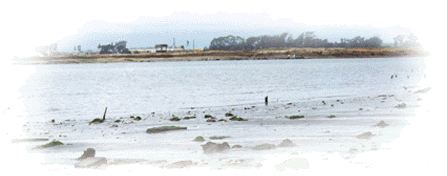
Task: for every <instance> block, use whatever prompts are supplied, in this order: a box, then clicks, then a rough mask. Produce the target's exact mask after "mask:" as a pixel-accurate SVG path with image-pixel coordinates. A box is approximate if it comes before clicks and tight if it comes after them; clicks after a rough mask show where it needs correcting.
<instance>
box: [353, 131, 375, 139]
mask: <svg viewBox="0 0 447 176" xmlns="http://www.w3.org/2000/svg"><path fill="white" fill-rule="evenodd" d="M373 136H375V135H373V134H372V133H371V132H369V131H368V132H365V133H363V134H361V135H358V136H356V138H358V139H371V138H372V137H373Z"/></svg>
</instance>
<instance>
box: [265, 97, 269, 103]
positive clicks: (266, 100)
mask: <svg viewBox="0 0 447 176" xmlns="http://www.w3.org/2000/svg"><path fill="white" fill-rule="evenodd" d="M268 104H269V96H266V97H265V105H268Z"/></svg>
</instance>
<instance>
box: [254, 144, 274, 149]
mask: <svg viewBox="0 0 447 176" xmlns="http://www.w3.org/2000/svg"><path fill="white" fill-rule="evenodd" d="M275 148H276V146H275V145H273V144H261V145H257V146H255V147H252V148H251V149H253V150H271V149H275Z"/></svg>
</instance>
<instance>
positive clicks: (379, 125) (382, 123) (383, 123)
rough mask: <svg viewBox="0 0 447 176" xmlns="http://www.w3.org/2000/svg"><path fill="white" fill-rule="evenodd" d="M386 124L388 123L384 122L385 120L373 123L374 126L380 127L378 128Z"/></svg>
mask: <svg viewBox="0 0 447 176" xmlns="http://www.w3.org/2000/svg"><path fill="white" fill-rule="evenodd" d="M387 126H388V124H387V123H385V121H383V120H382V121H380V122H379V123H377V124H376V125H374V127H380V128H385V127H387Z"/></svg>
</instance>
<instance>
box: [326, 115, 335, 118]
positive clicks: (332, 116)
mask: <svg viewBox="0 0 447 176" xmlns="http://www.w3.org/2000/svg"><path fill="white" fill-rule="evenodd" d="M327 118H335V115H328V116H327Z"/></svg>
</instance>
